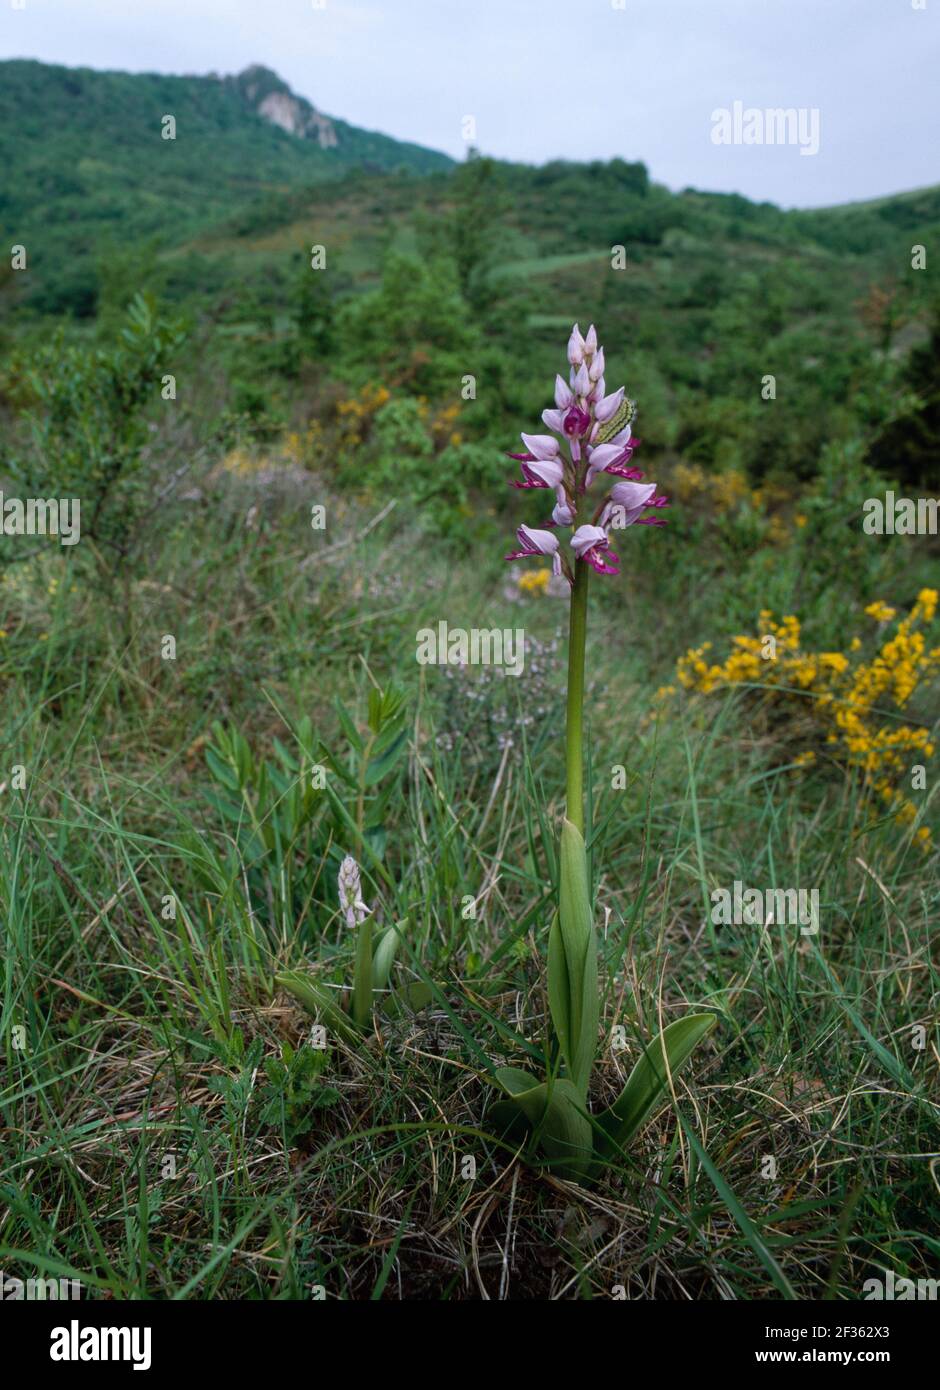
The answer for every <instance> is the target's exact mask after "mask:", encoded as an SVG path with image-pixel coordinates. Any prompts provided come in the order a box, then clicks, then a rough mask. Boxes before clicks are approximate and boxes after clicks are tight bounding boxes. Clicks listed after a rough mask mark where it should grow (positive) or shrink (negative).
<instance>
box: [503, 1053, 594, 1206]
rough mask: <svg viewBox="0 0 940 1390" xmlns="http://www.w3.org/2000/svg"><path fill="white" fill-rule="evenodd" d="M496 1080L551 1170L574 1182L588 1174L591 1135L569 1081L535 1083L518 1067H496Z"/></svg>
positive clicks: (586, 1117)
mask: <svg viewBox="0 0 940 1390" xmlns="http://www.w3.org/2000/svg"><path fill="white" fill-rule="evenodd" d="M494 1075H495V1077H496V1080H497V1081H498V1082H499V1084H500V1085H501V1086H502V1087H503V1089H504V1090H505V1091H506V1093H507V1094H508V1095H509V1096H511V1098H512V1100H513V1101H514V1102H515V1104H516V1105H517V1106H518V1107H519V1109H520V1110H521V1111H522V1113H523V1114H524V1115H525V1118H526V1120H527V1121H528V1123H529V1128H530V1129H531V1130H532V1132H533V1134H534V1135H535V1137H536V1139H537V1141H538V1146H539V1148H540V1149H541V1151H542V1153H543V1154H544V1155H545V1157H546V1159H547V1160H548V1163H549V1166H550V1167H551V1169H552V1171H553V1172H555V1173H557V1174H558V1175H559V1176H560V1177H565V1178H573V1179H578V1178H582V1177H584V1176H585V1174H587V1173H588V1172H589V1171H590V1167H591V1153H592V1148H593V1136H592V1129H591V1121H590V1120H589V1118H588V1116H587V1115H586V1114H585V1110H584V1101H583V1099H582V1098H581V1095H580V1093H579V1091H578V1090H577V1088H576V1087H575V1085H574V1084H573V1082H571V1081H569V1080H568V1078H567V1077H559V1078H557V1079H556V1080H555V1081H553V1082H546V1081H541V1082H540V1081H537V1080H536V1079H535V1078H534V1077H532V1076H530V1075H529V1073H528V1072H525V1071H522V1070H521V1069H520V1068H518V1067H499V1068H497V1070H496V1072H495V1073H494Z"/></svg>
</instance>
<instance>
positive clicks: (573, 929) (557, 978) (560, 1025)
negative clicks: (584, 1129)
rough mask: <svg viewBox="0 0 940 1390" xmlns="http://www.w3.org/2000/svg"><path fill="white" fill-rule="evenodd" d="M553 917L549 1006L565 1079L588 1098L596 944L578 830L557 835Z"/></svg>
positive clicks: (594, 1045)
mask: <svg viewBox="0 0 940 1390" xmlns="http://www.w3.org/2000/svg"><path fill="white" fill-rule="evenodd" d="M559 875H560V877H559V894H558V914H557V917H556V918H555V920H554V921H553V923H552V927H551V931H550V932H549V937H548V1003H549V1009H550V1011H551V1015H552V1021H553V1023H554V1025H555V1032H556V1034H557V1035H558V1043H559V1046H560V1047H561V1054H562V1057H563V1058H564V1060H565V1065H566V1066H567V1069H568V1076H569V1078H570V1080H571V1081H572V1083H573V1084H574V1086H575V1089H576V1090H577V1091H578V1093H579V1095H580V1096H581V1097H582V1099H583V1098H584V1097H585V1096H586V1095H587V1088H588V1082H589V1081H590V1078H591V1067H592V1066H593V1064H594V1053H595V1050H596V1048H597V1018H598V1001H597V942H596V940H595V936H594V922H593V918H592V914H591V895H590V889H589V887H588V876H587V854H586V852H585V848H584V840H583V839H582V837H581V832H580V831H579V830H578V828H577V826H575V825H573V824H572V822H571V821H569V820H566V821H565V823H564V825H563V827H562V831H561V855H560V861H559Z"/></svg>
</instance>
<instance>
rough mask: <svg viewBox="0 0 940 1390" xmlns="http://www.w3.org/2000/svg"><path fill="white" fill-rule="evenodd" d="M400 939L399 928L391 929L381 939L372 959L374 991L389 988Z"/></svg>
mask: <svg viewBox="0 0 940 1390" xmlns="http://www.w3.org/2000/svg"><path fill="white" fill-rule="evenodd" d="M400 939H401V933H400V932H399V929H398V927H389V928H388V930H387V931H384V932H383V933H382V935H381V936H380V937H379V940H378V942H377V944H376V947H375V954H374V955H373V957H372V986H373V988H374V989H385V988H386V987H387V986H388V977H389V975H390V974H391V970H392V964H393V962H394V960H395V952H396V951H397V950H398V943H399V941H400Z"/></svg>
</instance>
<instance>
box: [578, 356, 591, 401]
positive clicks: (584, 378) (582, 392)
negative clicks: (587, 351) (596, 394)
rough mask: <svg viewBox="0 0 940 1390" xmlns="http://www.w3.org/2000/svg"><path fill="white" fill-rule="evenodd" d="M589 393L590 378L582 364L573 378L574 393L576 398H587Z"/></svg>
mask: <svg viewBox="0 0 940 1390" xmlns="http://www.w3.org/2000/svg"><path fill="white" fill-rule="evenodd" d="M590 391H591V378H590V377H589V376H588V369H587V367H586V366H585V365H584V363H583V362H582V363H581V365H580V367H579V368H578V370H577V372H576V374H575V378H574V393H575V395H576V396H588V395H590Z"/></svg>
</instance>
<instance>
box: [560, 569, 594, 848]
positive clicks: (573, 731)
mask: <svg viewBox="0 0 940 1390" xmlns="http://www.w3.org/2000/svg"><path fill="white" fill-rule="evenodd" d="M590 573H591V568H590V565H588V564H587V563H586V562H585V561H584V560H576V561H575V567H574V584H573V585H572V588H571V618H570V621H569V627H568V716H567V725H566V731H565V737H566V760H567V772H568V806H567V812H566V814H567V816H568V819H569V820H570V821H571V823H572V825H576V826H577V828H578V830H579V831H580V832H581V834H582V835H583V834H584V762H583V760H584V644H585V639H586V637H587V596H588V576H589V575H590Z"/></svg>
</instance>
